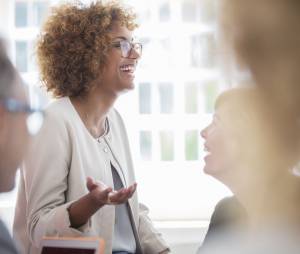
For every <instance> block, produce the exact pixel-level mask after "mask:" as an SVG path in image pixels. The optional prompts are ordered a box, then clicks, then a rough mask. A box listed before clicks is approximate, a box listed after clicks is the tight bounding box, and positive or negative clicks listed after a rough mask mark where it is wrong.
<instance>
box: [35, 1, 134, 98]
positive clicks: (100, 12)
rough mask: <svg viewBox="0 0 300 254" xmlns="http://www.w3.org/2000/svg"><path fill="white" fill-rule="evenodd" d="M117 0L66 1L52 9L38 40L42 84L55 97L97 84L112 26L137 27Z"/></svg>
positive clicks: (130, 13)
mask: <svg viewBox="0 0 300 254" xmlns="http://www.w3.org/2000/svg"><path fill="white" fill-rule="evenodd" d="M135 19H136V15H135V13H133V12H132V10H131V9H128V8H125V7H124V6H122V5H121V4H120V3H119V2H117V1H110V2H103V1H95V2H93V3H91V4H90V5H88V6H86V5H83V4H82V3H80V2H77V3H65V4H62V5H60V6H57V7H55V8H53V9H52V10H51V13H50V15H49V17H48V19H47V20H46V23H45V24H44V26H43V28H42V31H41V34H40V36H39V38H38V41H37V62H38V66H39V69H40V75H41V81H42V84H43V85H44V86H45V87H46V88H47V91H49V92H51V93H52V94H53V96H54V97H56V98H59V97H64V96H69V97H72V96H80V95H83V94H85V93H87V92H88V91H90V89H91V88H92V87H94V86H95V82H93V81H95V80H96V79H98V78H99V77H101V71H102V70H103V67H104V66H105V64H106V59H107V53H108V50H109V44H110V42H111V38H110V36H109V34H110V31H111V29H112V26H113V25H114V24H115V23H116V22H117V23H119V24H121V25H122V26H126V27H127V28H128V29H129V30H134V29H135V28H136V27H137V24H136V22H135Z"/></svg>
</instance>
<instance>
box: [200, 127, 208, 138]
mask: <svg viewBox="0 0 300 254" xmlns="http://www.w3.org/2000/svg"><path fill="white" fill-rule="evenodd" d="M207 128H208V127H206V128H204V129H203V130H202V131H201V132H200V135H201V137H202V138H204V139H206V138H207Z"/></svg>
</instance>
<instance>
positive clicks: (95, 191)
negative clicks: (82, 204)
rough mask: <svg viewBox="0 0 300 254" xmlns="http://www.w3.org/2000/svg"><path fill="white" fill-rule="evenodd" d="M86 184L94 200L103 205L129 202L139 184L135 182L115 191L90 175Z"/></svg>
mask: <svg viewBox="0 0 300 254" xmlns="http://www.w3.org/2000/svg"><path fill="white" fill-rule="evenodd" d="M86 186H87V188H88V190H89V191H90V194H91V195H92V197H93V199H94V201H95V202H96V203H97V204H98V205H99V206H100V207H101V206H104V205H118V204H123V203H125V202H127V200H128V199H129V198H131V197H132V195H133V194H134V192H135V190H136V186H137V184H136V183H134V184H133V185H131V186H129V187H128V188H122V189H120V190H118V191H113V190H112V188H111V187H108V186H107V185H105V184H104V183H102V182H100V181H94V180H93V179H92V178H90V177H88V178H87V183H86Z"/></svg>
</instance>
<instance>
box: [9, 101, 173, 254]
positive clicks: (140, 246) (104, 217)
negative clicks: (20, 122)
mask: <svg viewBox="0 0 300 254" xmlns="http://www.w3.org/2000/svg"><path fill="white" fill-rule="evenodd" d="M108 122H109V127H110V131H109V133H108V135H107V136H105V137H103V139H104V140H105V142H101V143H99V142H97V140H96V139H95V138H93V137H92V136H91V134H90V133H89V132H88V130H87V129H86V127H85V125H84V124H83V122H82V121H81V119H80V117H79V115H78V113H77V111H76V110H75V108H74V107H73V105H72V103H71V101H70V99H69V98H61V99H58V100H56V101H54V102H53V103H51V104H50V105H49V107H48V108H47V110H46V119H45V123H44V125H43V127H42V129H41V131H40V132H39V134H38V135H37V136H36V137H35V139H34V140H33V143H32V146H31V147H30V150H29V153H28V156H27V158H26V160H25V162H24V166H23V167H22V170H21V179H20V185H19V192H18V200H17V206H16V211H15V221H14V226H13V231H14V238H15V239H17V240H19V241H20V242H21V247H22V248H23V251H22V253H30V254H38V253H39V247H40V243H41V239H42V237H43V236H73V237H74V236H100V237H102V238H103V239H104V240H105V245H106V247H105V254H111V253H112V238H113V228H114V224H115V207H114V206H111V205H107V206H104V207H102V208H101V209H99V210H98V212H96V213H95V214H94V215H93V216H92V217H91V219H90V220H89V221H88V223H86V224H85V225H83V226H82V227H81V228H77V229H75V228H71V226H70V220H69V214H68V211H67V208H68V207H69V206H70V204H71V203H72V202H74V201H75V200H77V199H78V198H80V197H81V196H83V195H85V194H87V193H88V190H87V187H86V177H87V176H91V177H93V178H94V179H96V180H100V181H102V182H104V183H105V184H106V185H108V186H113V177H112V171H111V168H110V158H109V156H107V151H108V149H109V150H110V151H111V155H112V156H113V157H114V159H115V161H116V164H117V165H119V167H116V170H117V171H118V174H119V176H120V178H121V181H122V183H123V185H124V186H129V185H131V184H133V183H134V182H135V176H134V171H133V165H132V160H131V155H130V148H129V143H128V139H127V133H126V130H125V126H124V124H123V121H122V119H121V117H120V115H119V114H118V112H117V111H116V110H114V109H113V110H111V111H110V112H109V114H108ZM129 207H130V213H131V215H132V217H133V221H134V225H133V231H134V233H135V235H136V238H137V248H136V252H137V253H144V254H155V253H156V254H157V253H159V252H161V251H163V250H165V249H166V248H168V247H167V245H166V244H165V242H164V240H163V239H162V238H161V236H160V234H159V233H158V232H157V231H156V230H155V229H154V228H153V226H152V223H151V221H150V220H149V218H148V216H147V214H148V210H147V208H146V207H145V206H144V205H142V204H139V203H138V198H137V193H135V194H134V195H133V197H132V198H131V199H130V200H129Z"/></svg>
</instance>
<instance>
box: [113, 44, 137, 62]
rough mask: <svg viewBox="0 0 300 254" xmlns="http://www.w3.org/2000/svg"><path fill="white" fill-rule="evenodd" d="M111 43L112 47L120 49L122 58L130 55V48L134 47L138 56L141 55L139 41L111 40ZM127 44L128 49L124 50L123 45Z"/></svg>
mask: <svg viewBox="0 0 300 254" xmlns="http://www.w3.org/2000/svg"><path fill="white" fill-rule="evenodd" d="M111 45H112V46H113V47H114V48H119V49H121V53H122V57H124V58H128V57H129V56H130V55H131V53H132V49H134V50H135V51H136V52H137V53H138V54H139V57H141V56H142V52H143V45H142V43H140V42H130V41H128V40H120V41H115V42H112V43H111ZM128 45H129V46H130V49H129V50H128V51H125V47H126V46H128Z"/></svg>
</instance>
